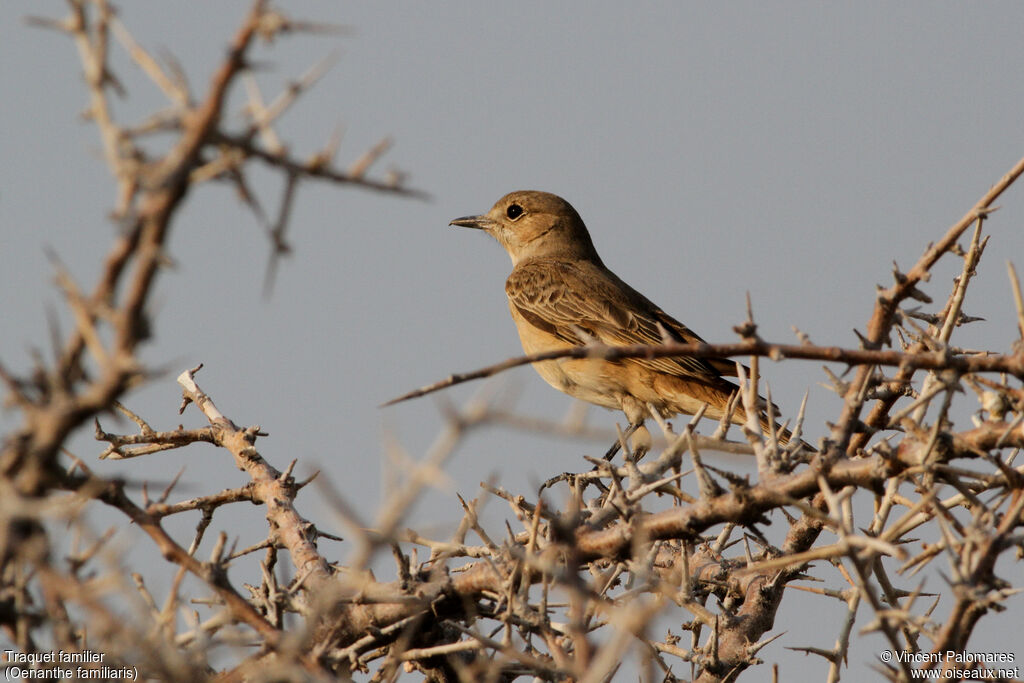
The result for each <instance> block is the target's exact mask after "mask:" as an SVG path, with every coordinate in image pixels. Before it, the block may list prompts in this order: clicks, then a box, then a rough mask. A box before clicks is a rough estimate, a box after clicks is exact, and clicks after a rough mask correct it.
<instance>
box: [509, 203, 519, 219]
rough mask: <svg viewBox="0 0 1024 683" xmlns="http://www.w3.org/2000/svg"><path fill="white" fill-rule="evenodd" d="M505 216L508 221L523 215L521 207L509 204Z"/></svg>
mask: <svg viewBox="0 0 1024 683" xmlns="http://www.w3.org/2000/svg"><path fill="white" fill-rule="evenodd" d="M505 215H506V216H508V217H509V218H510V219H512V220H515V219H517V218H519V217H520V216H522V215H523V207H521V206H519V205H518V204H509V205H508V208H507V209H505Z"/></svg>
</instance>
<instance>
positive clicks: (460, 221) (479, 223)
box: [448, 216, 495, 230]
mask: <svg viewBox="0 0 1024 683" xmlns="http://www.w3.org/2000/svg"><path fill="white" fill-rule="evenodd" d="M448 225H457V226H459V227H461V228H476V229H477V230H490V229H491V228H493V227H494V225H495V223H494V221H493V220H491V219H490V218H488V217H487V216H463V217H462V218H456V219H455V220H453V221H452V222H451V223H449V224H448Z"/></svg>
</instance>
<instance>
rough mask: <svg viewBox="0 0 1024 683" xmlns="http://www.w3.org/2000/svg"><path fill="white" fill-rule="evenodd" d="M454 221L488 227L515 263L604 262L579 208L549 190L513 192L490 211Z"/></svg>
mask: <svg viewBox="0 0 1024 683" xmlns="http://www.w3.org/2000/svg"><path fill="white" fill-rule="evenodd" d="M450 225H458V226H461V227H464V228H477V229H478V230H483V231H485V232H486V233H488V234H489V235H491V236H492V237H494V239H496V240H498V242H500V243H501V246H503V247H505V251H507V252H508V255H509V256H510V257H511V258H512V264H513V265H515V264H517V263H519V262H521V261H524V260H526V259H530V258H565V259H570V260H577V259H586V260H590V261H594V262H597V263H600V258H598V256H597V251H596V250H595V249H594V243H593V242H592V241H591V240H590V233H588V232H587V226H586V225H584V224H583V219H581V218H580V215H579V214H578V213H576V209H574V208H572V205H571V204H569V202H567V201H565V200H564V199H562V198H561V197H559V196H558V195H553V194H551V193H549V192H536V191H533V190H523V191H519V192H511V193H509V194H507V195H505V196H504V197H502V198H501V199H499V200H498V201H497V203H495V205H494V206H493V207H491V210H490V211H488V212H487V213H485V214H482V215H480V216H465V217H463V218H456V219H455V220H453V221H452V222H451V223H450Z"/></svg>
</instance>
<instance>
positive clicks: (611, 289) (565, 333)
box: [505, 259, 736, 381]
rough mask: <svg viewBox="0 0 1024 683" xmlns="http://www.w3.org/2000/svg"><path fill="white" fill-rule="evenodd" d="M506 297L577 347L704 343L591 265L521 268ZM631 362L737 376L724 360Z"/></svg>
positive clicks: (678, 372)
mask: <svg viewBox="0 0 1024 683" xmlns="http://www.w3.org/2000/svg"><path fill="white" fill-rule="evenodd" d="M505 293H506V294H507V295H508V299H509V302H510V303H511V305H512V306H514V307H515V308H516V310H517V311H518V312H519V314H520V315H522V316H523V318H524V319H525V320H527V321H528V322H529V323H530V324H531V325H534V326H535V327H537V328H539V329H541V330H544V331H545V332H547V333H549V334H552V335H554V336H556V337H558V338H559V339H561V340H563V341H565V342H566V343H569V344H574V345H579V346H582V345H583V344H584V343H585V339H586V337H587V336H589V337H593V338H595V339H598V340H599V341H601V342H602V343H604V344H607V345H609V346H629V345H632V344H661V343H662V341H663V336H662V330H664V331H665V333H667V334H668V335H669V336H670V337H671V338H672V339H674V340H676V341H678V342H682V343H691V342H703V341H704V340H703V339H701V338H700V337H699V336H697V334H695V333H694V332H693V331H692V330H690V328H688V327H686V325H683V324H682V323H681V322H679V321H678V320H676V319H675V318H673V317H671V316H669V315H668V314H667V313H665V312H664V311H662V310H661V309H660V308H658V307H657V306H655V305H654V304H653V303H651V302H650V301H649V300H648V299H646V298H645V297H644V296H643V295H641V294H640V293H639V292H637V291H636V290H634V289H633V288H631V287H630V286H629V285H627V284H626V283H624V282H622V280H619V279H618V278H617V277H616V276H615V275H614V274H612V273H610V272H609V271H607V270H605V269H604V268H601V267H599V266H597V265H595V264H592V263H587V262H567V261H558V260H548V259H538V260H535V261H530V262H524V263H520V264H519V265H518V266H517V267H516V268H515V269H514V270H513V271H512V274H511V275H510V276H509V278H508V281H507V282H506V283H505ZM581 333H582V334H581ZM631 362H635V363H638V364H640V365H644V366H646V367H649V368H651V369H652V370H656V371H658V372H663V373H666V374H668V375H673V376H678V377H686V378H694V379H701V380H705V381H708V380H710V381H714V380H715V379H718V378H720V377H721V376H722V375H730V376H735V375H736V369H735V365H734V363H733V362H732V361H729V360H726V359H722V360H717V359H715V360H704V359H700V358H651V359H646V358H638V359H633V360H631Z"/></svg>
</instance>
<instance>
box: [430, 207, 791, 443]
mask: <svg viewBox="0 0 1024 683" xmlns="http://www.w3.org/2000/svg"><path fill="white" fill-rule="evenodd" d="M449 225H453V226H458V227H464V228H475V229H477V230H482V231H484V232H486V233H487V234H488V235H490V236H491V237H493V238H494V239H496V240H497V241H498V243H499V244H501V246H503V247H504V248H505V251H507V252H508V255H509V257H510V258H511V259H512V272H511V274H510V275H509V276H508V279H507V280H506V282H505V294H506V296H507V297H508V308H509V311H510V312H511V314H512V319H513V321H514V322H515V325H516V329H517V330H518V332H519V340H520V342H521V343H522V347H523V351H524V352H525V353H526V354H534V353H542V352H549V351H557V350H561V349H571V348H575V347H580V346H585V345H587V344H592V343H598V344H603V345H607V346H628V345H634V344H662V343H664V342H665V341H669V340H671V341H675V342H680V343H692V342H703V341H704V340H703V339H701V338H700V337H699V336H698V335H697V334H696V333H694V332H693V330H691V329H690V328H689V327H687V326H686V325H684V324H683V323H681V322H679V321H678V320H677V319H675V318H673V317H672V316H670V315H668V314H667V313H665V311H663V310H662V309H661V308H660V307H659V306H657V305H655V304H654V303H653V302H651V300H650V299H648V298H647V297H645V296H644V295H643V294H641V293H640V292H638V291H637V290H635V289H633V288H632V287H630V286H629V285H628V284H626V283H625V282H624V281H623V280H622V279H621V278H619V277H618V276H617V275H616V274H615V273H613V272H612V271H611V270H609V269H608V267H607V266H605V264H604V262H603V261H602V260H601V257H600V256H599V255H598V253H597V249H596V248H595V247H594V242H593V240H592V239H591V237H590V232H589V231H588V230H587V227H586V225H585V224H584V222H583V219H582V218H580V215H579V214H578V213H577V212H576V209H574V208H573V207H572V205H571V204H570V203H569V202H567V201H566V200H564V199H562V198H561V197H559V196H558V195H555V194H551V193H549V192H539V191H534V190H524V191H518V192H511V193H509V194H506V195H505V196H504V197H502V198H501V199H499V200H498V201H497V202H496V203H495V204H494V206H493V207H492V208H491V210H490V211H488V212H487V213H485V214H481V215H477V216H463V217H461V218H456V219H454V220H452V221H451V223H450V224H449ZM533 367H534V369H535V370H536V371H537V372H538V373H539V374H540V376H541V377H542V378H543V379H544V380H545V381H546V382H547V383H548V384H550V385H551V386H553V387H554V388H555V389H558V390H559V391H562V392H564V393H566V394H569V395H570V396H573V397H575V398H578V399H581V400H583V401H587V402H589V403H593V404H596V405H599V406H603V407H605V408H610V409H613V410H621V411H622V412H623V413H624V414H625V416H626V419H627V420H628V421H629V429H630V431H635V430H637V429H641V428H642V426H643V424H644V421H645V420H646V419H647V418H648V417H653V416H654V412H657V413H658V415H659V416H660V417H662V418H669V417H672V416H675V415H680V414H683V415H694V414H697V413H698V412H699V411H700V410H701V409H702V408H703V407H704V406H707V408H706V411H705V413H704V415H705V417H709V418H714V419H721V418H722V417H723V415H725V414H727V412H728V411H729V409H730V402H731V400H732V399H733V396H734V395H735V394H736V392H737V391H739V387H737V385H736V384H734V383H733V382H731V381H729V380H728V379H726V378H727V377H735V376H737V374H738V372H737V368H736V363H735V362H733V361H730V360H727V359H718V358H708V359H701V358H693V357H671V358H670V357H662V358H625V359H619V360H607V359H603V358H596V357H591V358H559V359H555V360H545V361H539V362H536V363H533ZM732 410H733V412H732V415H731V418H732V421H733V422H736V423H739V424H742V423H744V422H745V421H746V413H745V411H744V408H743V405H742V403H741V402H736V401H732ZM759 419H760V422H761V427H762V430H764V431H767V430H768V428H769V420H768V418H767V416H765V415H764V414H763V413H762V414H761V415H760V416H759ZM789 436H790V435H789V433H788V432H786V431H785V430H780V431H779V439H780V441H782V442H783V443H785V442H787V441H788V438H789ZM614 448H615V447H614V446H613V449H614ZM611 453H612V454H613V453H614V450H613V451H612V452H611Z"/></svg>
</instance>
